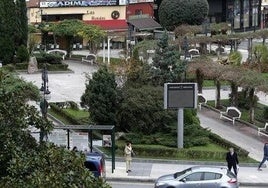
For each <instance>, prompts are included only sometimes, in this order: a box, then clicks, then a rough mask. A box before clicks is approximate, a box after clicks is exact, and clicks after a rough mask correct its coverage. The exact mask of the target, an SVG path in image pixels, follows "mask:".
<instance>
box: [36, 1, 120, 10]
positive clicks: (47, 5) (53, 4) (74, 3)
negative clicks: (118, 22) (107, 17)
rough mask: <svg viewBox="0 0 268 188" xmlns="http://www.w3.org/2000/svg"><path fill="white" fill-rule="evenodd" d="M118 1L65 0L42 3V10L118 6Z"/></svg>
mask: <svg viewBox="0 0 268 188" xmlns="http://www.w3.org/2000/svg"><path fill="white" fill-rule="evenodd" d="M116 5H119V2H118V0H97V1H96V0H65V1H55V0H54V1H42V2H40V7H41V8H52V7H91V6H116Z"/></svg>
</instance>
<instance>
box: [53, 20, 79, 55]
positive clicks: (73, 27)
mask: <svg viewBox="0 0 268 188" xmlns="http://www.w3.org/2000/svg"><path fill="white" fill-rule="evenodd" d="M83 26H84V24H83V22H82V21H81V20H77V19H71V20H63V21H61V22H59V23H57V24H55V25H54V26H53V29H52V30H53V32H54V34H55V35H56V36H60V37H65V39H66V42H67V52H68V54H70V52H71V45H72V44H73V39H74V37H75V36H77V35H78V32H79V31H81V30H82V27H83Z"/></svg>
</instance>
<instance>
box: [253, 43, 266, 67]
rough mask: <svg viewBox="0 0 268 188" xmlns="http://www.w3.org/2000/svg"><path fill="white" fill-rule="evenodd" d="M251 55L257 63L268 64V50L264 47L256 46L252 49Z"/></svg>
mask: <svg viewBox="0 0 268 188" xmlns="http://www.w3.org/2000/svg"><path fill="white" fill-rule="evenodd" d="M253 54H254V57H255V59H256V62H257V63H268V48H267V46H266V45H262V44H259V45H256V46H254V47H253Z"/></svg>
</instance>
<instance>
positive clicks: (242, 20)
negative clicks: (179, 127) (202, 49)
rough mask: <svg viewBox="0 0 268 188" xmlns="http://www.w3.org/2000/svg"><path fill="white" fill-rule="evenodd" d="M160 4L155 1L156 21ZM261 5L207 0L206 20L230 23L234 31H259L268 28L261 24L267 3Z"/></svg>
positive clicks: (253, 0)
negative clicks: (207, 11)
mask: <svg viewBox="0 0 268 188" xmlns="http://www.w3.org/2000/svg"><path fill="white" fill-rule="evenodd" d="M263 1H267V0H263ZM161 2H162V0H155V3H156V5H157V9H156V10H155V17H156V20H157V21H159V18H158V9H159V7H160V4H161ZM262 3H263V2H262V0H208V4H209V14H208V19H209V21H210V23H220V22H230V24H231V25H232V29H233V30H235V31H244V30H254V29H259V28H262V27H263V26H264V25H265V26H268V25H267V24H263V23H265V22H266V19H265V18H266V17H267V18H268V16H266V15H267V14H266V9H267V10H268V3H267V5H265V6H262ZM264 8H265V9H264ZM267 21H268V20H267Z"/></svg>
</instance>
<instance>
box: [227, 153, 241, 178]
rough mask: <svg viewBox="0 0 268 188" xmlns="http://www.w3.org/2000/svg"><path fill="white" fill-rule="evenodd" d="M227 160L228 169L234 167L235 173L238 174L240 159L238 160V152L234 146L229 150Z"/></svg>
mask: <svg viewBox="0 0 268 188" xmlns="http://www.w3.org/2000/svg"><path fill="white" fill-rule="evenodd" d="M226 161H227V166H228V170H229V171H231V170H232V168H233V170H234V173H235V175H237V169H238V164H239V161H238V157H237V153H236V152H235V151H234V148H230V149H229V152H227V154H226Z"/></svg>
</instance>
